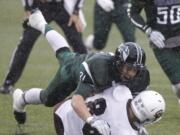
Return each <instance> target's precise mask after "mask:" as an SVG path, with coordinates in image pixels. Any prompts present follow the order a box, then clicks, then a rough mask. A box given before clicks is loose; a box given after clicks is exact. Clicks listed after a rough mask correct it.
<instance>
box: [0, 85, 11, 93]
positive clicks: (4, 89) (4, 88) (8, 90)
mask: <svg viewBox="0 0 180 135" xmlns="http://www.w3.org/2000/svg"><path fill="white" fill-rule="evenodd" d="M12 92H13V86H12V85H7V86H6V85H3V86H1V87H0V93H2V94H10V93H12Z"/></svg>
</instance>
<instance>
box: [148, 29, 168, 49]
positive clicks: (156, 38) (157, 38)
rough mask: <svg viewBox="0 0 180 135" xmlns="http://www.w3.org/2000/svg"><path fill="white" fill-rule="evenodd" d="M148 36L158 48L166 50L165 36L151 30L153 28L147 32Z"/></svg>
mask: <svg viewBox="0 0 180 135" xmlns="http://www.w3.org/2000/svg"><path fill="white" fill-rule="evenodd" d="M146 31H147V32H146V34H147V35H148V37H149V40H150V41H151V42H152V43H153V44H154V45H155V46H157V47H158V48H160V49H161V48H164V47H165V43H164V41H165V37H164V36H163V34H162V33H161V32H159V31H156V30H151V28H148V30H146Z"/></svg>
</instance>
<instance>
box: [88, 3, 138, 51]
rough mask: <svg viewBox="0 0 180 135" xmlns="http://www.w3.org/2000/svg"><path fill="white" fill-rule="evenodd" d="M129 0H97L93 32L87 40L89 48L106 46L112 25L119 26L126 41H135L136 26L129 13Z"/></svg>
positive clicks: (98, 48) (97, 48)
mask: <svg viewBox="0 0 180 135" xmlns="http://www.w3.org/2000/svg"><path fill="white" fill-rule="evenodd" d="M128 3H129V0H96V2H95V5H94V12H93V13H94V18H93V23H94V26H93V34H90V35H89V36H88V37H87V39H86V40H85V45H86V47H87V49H89V50H91V49H92V48H94V49H96V50H102V49H104V48H105V46H106V43H107V40H108V36H109V33H110V31H111V28H112V25H113V24H115V25H116V26H117V29H118V31H119V32H120V34H121V35H122V38H123V41H124V42H135V27H134V25H133V24H132V23H131V21H130V20H129V18H128V15H127V5H128Z"/></svg>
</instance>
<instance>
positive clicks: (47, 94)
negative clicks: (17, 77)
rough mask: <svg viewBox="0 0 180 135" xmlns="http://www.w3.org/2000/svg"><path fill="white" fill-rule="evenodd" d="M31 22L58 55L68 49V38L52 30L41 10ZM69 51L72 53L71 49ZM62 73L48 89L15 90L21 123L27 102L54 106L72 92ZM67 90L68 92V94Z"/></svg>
mask: <svg viewBox="0 0 180 135" xmlns="http://www.w3.org/2000/svg"><path fill="white" fill-rule="evenodd" d="M30 24H31V26H33V27H34V28H37V29H38V30H39V31H41V32H43V33H44V34H45V37H46V39H47V40H48V42H49V43H50V45H51V47H52V48H53V50H54V51H55V52H59V53H58V55H59V54H61V53H62V52H63V51H62V52H61V51H60V50H61V49H62V50H63V49H64V48H66V49H67V50H68V48H69V46H68V44H67V42H66V40H65V39H64V38H63V37H62V36H61V35H60V34H59V33H57V32H56V31H55V30H52V29H51V28H50V27H49V26H48V25H46V24H47V23H46V21H45V20H44V18H43V16H42V14H41V13H40V12H38V13H34V15H31V16H30ZM67 52H68V53H70V52H69V51H67ZM65 56H66V55H65ZM63 73H64V72H63ZM60 74H61V71H58V72H57V74H56V75H55V77H54V78H53V80H52V81H51V83H50V84H49V86H48V87H47V89H46V90H42V89H38V88H33V89H30V90H28V91H26V92H24V93H23V92H22V91H21V90H19V89H17V90H15V91H14V93H13V109H14V112H15V118H16V120H17V121H18V122H19V123H22V124H23V123H24V122H21V121H22V120H21V117H20V116H23V115H24V113H25V105H26V104H41V103H44V104H45V105H47V106H53V105H54V104H55V103H56V100H63V99H64V97H65V96H67V95H68V94H69V93H70V91H69V90H68V91H65V90H66V87H68V86H69V85H66V84H64V80H63V79H62V77H61V75H60ZM61 83H63V84H61ZM71 90H73V89H71ZM58 91H60V92H62V91H63V92H62V94H61V95H60V94H57V93H59V92H58ZM65 92H67V93H68V94H67V93H65ZM21 114H22V115H21ZM16 116H19V117H16ZM18 118H19V120H18ZM24 119H25V118H24ZM23 121H25V120H23Z"/></svg>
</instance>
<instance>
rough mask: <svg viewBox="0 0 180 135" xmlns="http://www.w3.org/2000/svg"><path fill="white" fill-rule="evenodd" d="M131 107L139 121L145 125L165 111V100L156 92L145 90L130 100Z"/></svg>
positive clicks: (158, 117) (156, 119)
mask: <svg viewBox="0 0 180 135" xmlns="http://www.w3.org/2000/svg"><path fill="white" fill-rule="evenodd" d="M131 108H132V111H133V112H134V114H135V116H136V117H137V118H138V119H139V121H140V123H141V124H143V125H146V124H150V123H154V122H157V121H159V120H160V119H161V116H162V114H163V113H164V111H165V101H164V98H163V97H162V96H161V95H160V94H159V93H158V92H156V91H153V90H147V91H143V92H141V93H140V94H139V95H137V96H136V97H135V98H134V99H133V100H132V102H131Z"/></svg>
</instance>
